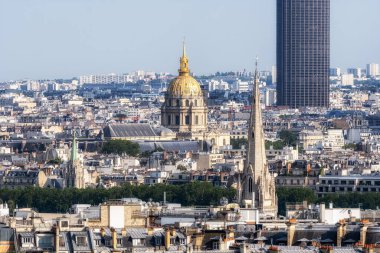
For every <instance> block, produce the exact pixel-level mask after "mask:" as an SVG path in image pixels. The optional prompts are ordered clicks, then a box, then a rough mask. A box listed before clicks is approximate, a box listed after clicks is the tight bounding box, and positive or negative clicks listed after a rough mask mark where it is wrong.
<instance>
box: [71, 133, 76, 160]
mask: <svg viewBox="0 0 380 253" xmlns="http://www.w3.org/2000/svg"><path fill="white" fill-rule="evenodd" d="M77 159H78V146H77V138H76V134H75V131H74V135H73V142H72V145H71V156H70V160H71V162H74V161H75V160H77Z"/></svg>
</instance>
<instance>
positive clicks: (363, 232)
mask: <svg viewBox="0 0 380 253" xmlns="http://www.w3.org/2000/svg"><path fill="white" fill-rule="evenodd" d="M368 225H369V221H368V220H362V222H361V223H360V243H361V245H363V246H364V245H365V241H366V238H367V228H368Z"/></svg>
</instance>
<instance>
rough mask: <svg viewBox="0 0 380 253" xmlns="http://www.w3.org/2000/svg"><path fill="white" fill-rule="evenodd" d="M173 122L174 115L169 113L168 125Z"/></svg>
mask: <svg viewBox="0 0 380 253" xmlns="http://www.w3.org/2000/svg"><path fill="white" fill-rule="evenodd" d="M171 124H172V117H171V116H170V115H168V125H171Z"/></svg>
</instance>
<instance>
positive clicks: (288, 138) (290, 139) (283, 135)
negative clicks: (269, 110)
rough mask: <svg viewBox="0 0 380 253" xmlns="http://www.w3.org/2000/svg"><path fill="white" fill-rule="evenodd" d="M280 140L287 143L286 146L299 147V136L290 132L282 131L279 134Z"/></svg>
mask: <svg viewBox="0 0 380 253" xmlns="http://www.w3.org/2000/svg"><path fill="white" fill-rule="evenodd" d="M278 135H279V137H280V139H281V140H282V141H283V142H284V143H285V145H288V146H293V147H295V146H296V145H297V135H296V134H295V133H293V132H292V131H289V130H281V131H280V132H279V134H278Z"/></svg>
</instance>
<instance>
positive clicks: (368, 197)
mask: <svg viewBox="0 0 380 253" xmlns="http://www.w3.org/2000/svg"><path fill="white" fill-rule="evenodd" d="M277 197H278V205H279V208H278V209H279V213H280V214H281V215H285V211H286V207H285V206H286V203H292V202H293V203H294V202H302V201H304V200H306V201H307V202H308V203H314V204H317V203H326V204H328V203H330V202H332V203H334V206H335V207H341V208H358V207H361V208H363V209H377V208H378V207H379V205H380V193H378V192H367V193H365V194H362V193H358V192H354V193H349V194H344V193H343V194H339V193H331V194H327V195H326V196H325V197H320V198H318V197H317V196H316V195H315V194H314V191H313V190H311V189H309V188H286V187H279V188H277Z"/></svg>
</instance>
